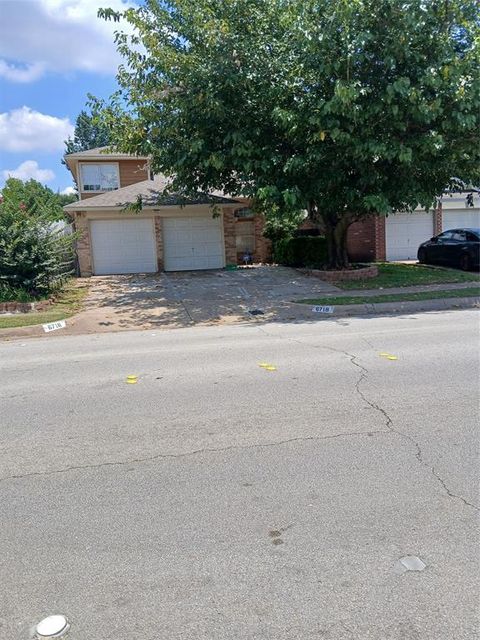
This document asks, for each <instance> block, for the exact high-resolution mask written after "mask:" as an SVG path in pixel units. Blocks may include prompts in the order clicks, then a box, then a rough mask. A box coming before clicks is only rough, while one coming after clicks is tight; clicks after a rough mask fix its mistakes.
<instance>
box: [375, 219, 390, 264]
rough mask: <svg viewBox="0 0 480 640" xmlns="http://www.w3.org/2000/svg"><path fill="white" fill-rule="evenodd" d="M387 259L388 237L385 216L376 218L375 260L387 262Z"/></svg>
mask: <svg viewBox="0 0 480 640" xmlns="http://www.w3.org/2000/svg"><path fill="white" fill-rule="evenodd" d="M386 259H387V236H386V218H385V216H376V217H375V257H374V260H381V261H382V262H385V260H386Z"/></svg>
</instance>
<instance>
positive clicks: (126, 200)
mask: <svg viewBox="0 0 480 640" xmlns="http://www.w3.org/2000/svg"><path fill="white" fill-rule="evenodd" d="M167 184H168V180H167V178H165V177H164V176H155V179H154V180H144V181H143V182H137V183H135V184H132V185H130V186H128V187H122V188H121V189H116V190H115V191H106V192H105V193H101V194H99V195H98V196H94V197H93V198H86V199H85V200H78V201H77V202H72V203H71V204H67V205H66V206H65V207H64V209H65V211H85V210H88V209H99V208H101V209H123V208H124V207H126V206H128V205H131V204H135V203H136V202H137V201H138V198H139V197H141V198H142V207H143V208H144V209H152V208H155V207H160V206H163V207H165V206H179V205H192V204H210V203H214V204H235V203H236V202H242V200H236V199H235V198H232V197H230V196H228V195H225V194H223V193H221V192H219V191H215V192H213V193H212V194H210V195H207V194H203V193H199V194H198V197H197V196H195V197H190V198H185V197H183V196H181V195H179V194H169V195H164V194H163V190H164V189H165V187H166V186H167Z"/></svg>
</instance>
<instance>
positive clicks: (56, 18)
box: [0, 0, 135, 191]
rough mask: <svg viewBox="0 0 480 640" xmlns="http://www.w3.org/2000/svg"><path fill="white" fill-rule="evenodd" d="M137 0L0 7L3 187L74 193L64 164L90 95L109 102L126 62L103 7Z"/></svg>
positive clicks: (18, 0) (23, 2)
mask: <svg viewBox="0 0 480 640" xmlns="http://www.w3.org/2000/svg"><path fill="white" fill-rule="evenodd" d="M134 4H135V3H134V0H0V188H1V186H2V185H3V184H4V182H5V179H6V178H7V177H8V176H9V175H13V176H15V177H18V178H21V179H24V180H26V179H29V178H35V179H36V180H39V181H40V182H42V183H43V184H46V185H48V186H49V187H51V188H52V189H54V190H59V191H64V190H65V189H68V188H69V187H70V188H71V187H72V180H71V176H70V174H69V172H68V171H67V170H66V169H65V167H64V166H62V165H61V158H62V155H63V151H64V145H63V140H65V138H66V137H68V135H70V134H71V133H72V132H73V125H74V123H75V118H76V117H77V115H78V114H79V112H80V111H81V110H82V109H83V108H84V107H85V103H86V100H87V93H92V94H94V95H96V96H98V97H102V98H106V97H108V96H109V95H110V94H111V93H112V92H113V91H114V90H115V88H116V82H115V73H116V69H117V67H118V64H119V62H120V58H119V57H118V54H117V52H116V48H115V44H114V41H113V38H114V31H115V30H116V29H119V25H118V23H117V24H115V23H112V22H105V21H103V20H99V19H98V18H97V17H96V14H97V10H98V8H99V7H105V6H107V7H112V8H114V9H122V8H126V7H128V6H132V5H134Z"/></svg>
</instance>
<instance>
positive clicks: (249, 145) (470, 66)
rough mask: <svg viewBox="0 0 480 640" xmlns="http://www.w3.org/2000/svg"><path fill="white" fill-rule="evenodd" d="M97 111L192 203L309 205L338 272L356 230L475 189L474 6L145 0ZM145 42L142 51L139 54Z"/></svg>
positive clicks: (118, 138) (406, 1) (368, 0)
mask: <svg viewBox="0 0 480 640" xmlns="http://www.w3.org/2000/svg"><path fill="white" fill-rule="evenodd" d="M99 15H100V16H101V17H103V18H105V19H114V20H117V21H122V19H123V20H126V21H127V22H128V23H130V25H132V26H133V27H134V33H135V35H134V36H133V37H128V36H127V35H126V34H125V33H123V32H122V31H121V30H120V31H119V32H118V33H117V36H116V41H117V46H118V49H119V51H120V53H121V54H122V55H123V57H124V59H125V64H124V65H123V66H121V67H120V68H119V72H118V84H119V90H118V92H117V93H116V94H115V95H114V96H112V98H111V100H110V101H109V103H108V104H103V103H101V102H98V101H97V102H94V105H95V108H96V109H97V110H101V112H102V122H103V124H104V125H105V126H106V127H107V128H108V129H109V130H110V131H111V136H112V140H113V141H114V142H115V146H116V147H117V148H119V149H120V150H122V151H125V152H130V153H138V154H142V155H144V154H145V155H150V156H151V158H152V167H153V170H154V171H156V172H163V173H165V174H167V175H170V176H172V177H173V186H174V188H176V189H179V188H183V189H185V190H187V191H196V190H201V191H204V192H209V191H212V190H216V189H222V190H224V191H226V192H227V193H232V194H237V195H240V194H242V195H245V196H248V197H252V198H253V199H254V200H255V203H256V206H257V207H259V208H264V209H265V208H268V207H272V206H273V207H277V208H278V210H279V211H280V212H281V211H283V210H284V209H285V208H286V209H290V210H291V209H295V208H298V209H300V208H305V209H307V211H308V213H309V215H310V216H311V217H312V218H313V219H317V220H321V221H322V222H323V224H324V226H325V230H326V236H327V241H328V249H329V264H330V266H331V267H336V268H338V267H344V266H346V265H347V264H348V257H347V253H346V248H345V244H346V242H345V239H346V232H347V229H348V226H349V225H350V224H351V223H352V222H354V221H356V220H359V219H361V218H363V217H365V216H369V215H372V214H376V215H382V214H387V213H389V212H392V211H399V210H402V211H405V210H412V209H413V208H415V207H416V206H417V205H418V204H421V205H423V206H425V207H429V206H431V205H432V204H433V202H434V200H435V198H436V197H438V196H440V195H441V193H442V191H443V190H445V189H446V188H448V187H449V185H450V181H451V178H452V177H454V176H455V177H457V176H458V177H460V178H461V179H462V180H464V181H465V182H466V183H471V184H475V183H478V182H479V178H480V151H479V149H480V147H479V144H478V142H479V140H478V133H477V132H478V125H479V121H480V115H479V114H480V89H479V87H480V77H479V72H478V59H479V58H478V54H479V50H478V43H479V24H480V15H479V11H478V4H477V2H476V1H475V0H449V1H448V2H445V1H444V0H196V1H195V2H191V1H190V0H163V1H162V2H159V1H158V0H146V1H145V3H144V5H142V6H139V7H137V8H133V9H128V10H126V11H124V12H123V13H116V12H114V11H112V10H109V9H103V10H100V12H99ZM139 45H141V46H139Z"/></svg>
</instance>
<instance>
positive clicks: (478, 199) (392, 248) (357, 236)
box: [347, 189, 480, 262]
mask: <svg viewBox="0 0 480 640" xmlns="http://www.w3.org/2000/svg"><path fill="white" fill-rule="evenodd" d="M469 194H472V197H473V200H472V202H473V207H472V206H469V203H468V202H467V196H468V195H469ZM458 227H470V228H476V229H480V193H479V192H478V190H477V189H474V190H469V191H465V192H456V193H446V194H445V195H444V196H443V197H442V199H441V202H440V203H439V206H438V208H437V209H436V210H435V211H430V212H425V211H424V210H423V209H421V208H418V209H416V210H415V211H414V212H412V213H396V214H393V215H389V216H387V217H383V216H375V217H372V218H368V219H365V220H362V221H361V222H356V223H355V224H353V225H352V226H351V227H350V229H349V230H348V236H347V247H348V253H349V255H350V258H351V259H352V260H354V261H361V262H372V261H375V260H382V261H383V260H416V258H417V250H418V247H419V245H420V244H421V243H422V242H425V240H428V239H429V238H431V237H432V236H435V235H437V234H439V233H441V232H442V231H445V230H447V229H455V228H458Z"/></svg>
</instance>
